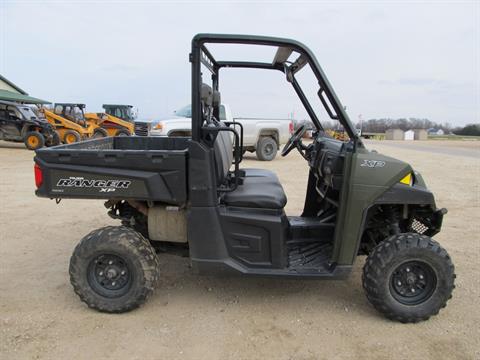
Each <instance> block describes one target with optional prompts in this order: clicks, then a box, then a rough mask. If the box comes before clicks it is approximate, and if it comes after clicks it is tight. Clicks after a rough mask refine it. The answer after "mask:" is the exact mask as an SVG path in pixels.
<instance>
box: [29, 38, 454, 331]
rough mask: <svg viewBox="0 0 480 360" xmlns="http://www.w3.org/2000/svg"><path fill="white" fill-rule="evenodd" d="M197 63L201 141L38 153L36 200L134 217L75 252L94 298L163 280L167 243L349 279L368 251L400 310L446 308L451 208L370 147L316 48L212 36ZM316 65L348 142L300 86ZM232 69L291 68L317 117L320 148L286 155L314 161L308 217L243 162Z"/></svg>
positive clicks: (202, 259)
mask: <svg viewBox="0 0 480 360" xmlns="http://www.w3.org/2000/svg"><path fill="white" fill-rule="evenodd" d="M212 44H215V45H214V46H213V47H218V46H222V45H224V46H225V44H230V46H231V44H235V45H238V46H242V45H258V46H266V47H271V48H273V49H274V50H276V53H275V56H274V58H273V59H272V60H271V61H270V62H244V61H231V60H222V59H216V58H215V57H214V54H213V52H211V49H212V46H211V45H212ZM190 62H191V64H192V136H191V138H183V137H175V138H167V137H165V138H163V137H115V138H103V139H95V140H89V141H85V142H82V143H76V144H71V145H61V146H57V147H54V148H50V149H40V150H38V151H37V155H36V157H35V179H36V185H37V191H36V194H37V195H38V196H42V197H48V198H57V199H60V198H82V199H83V198H89V199H107V200H108V201H107V203H106V206H107V207H108V208H109V214H110V216H112V217H114V218H117V219H119V220H120V221H121V222H122V226H107V227H104V228H101V229H98V230H94V231H92V232H91V233H89V234H88V235H86V236H85V237H84V238H83V239H82V240H81V242H80V243H79V245H78V246H77V247H76V249H75V251H74V253H73V255H72V258H71V261H70V279H71V282H72V284H73V287H74V290H75V292H76V293H77V294H78V295H79V296H80V298H81V299H82V301H84V302H86V303H87V304H88V306H90V307H91V308H94V309H97V310H100V311H104V312H124V311H128V310H131V309H133V308H136V307H138V306H139V305H140V304H142V303H143V302H144V301H145V299H146V298H147V297H148V296H149V295H150V294H151V293H152V291H153V288H154V285H155V283H156V281H157V279H158V277H159V269H160V267H161V260H159V257H158V256H157V254H156V252H155V250H154V247H156V248H157V250H160V251H170V252H174V253H176V254H185V253H186V254H188V255H189V256H190V259H191V263H192V265H193V268H194V269H196V270H198V271H199V272H200V273H227V274H244V275H260V276H277V277H286V278H319V279H320V278H323V279H338V278H344V277H345V276H347V275H348V274H349V273H350V272H351V270H352V266H353V263H354V261H355V259H356V258H357V256H358V255H367V256H368V257H367V260H366V263H365V266H364V270H363V287H364V289H365V292H366V294H367V297H368V299H369V301H370V302H371V303H372V304H373V306H374V307H375V308H376V309H377V310H379V311H380V312H381V313H383V314H384V315H385V316H387V317H388V318H391V319H394V320H398V321H401V322H417V321H421V320H426V319H428V318H429V317H430V316H431V315H434V314H437V313H438V311H439V310H440V309H441V308H442V307H444V306H445V305H446V303H447V301H448V299H449V298H450V297H451V293H452V290H453V288H454V278H455V274H454V267H453V264H452V262H451V260H450V257H449V256H448V254H447V252H446V251H445V250H444V249H443V248H442V247H441V246H440V245H439V244H438V243H437V242H436V241H434V240H432V239H431V237H432V236H433V235H435V234H437V233H438V232H439V231H440V229H441V225H442V218H443V216H444V214H445V213H446V210H445V209H438V208H437V206H436V204H435V201H434V197H433V194H432V193H431V192H430V191H429V190H428V189H427V187H426V185H425V182H424V181H423V179H422V176H421V175H420V174H419V173H418V172H416V171H414V170H413V169H412V167H411V166H410V165H408V164H407V163H405V162H402V161H400V160H396V159H393V158H390V157H387V156H384V155H381V154H379V153H377V152H371V151H369V150H367V149H366V147H365V145H364V144H363V143H362V140H361V139H360V138H359V137H358V134H357V132H356V131H355V128H354V127H353V125H352V123H351V122H350V120H349V118H348V116H347V114H346V112H345V110H344V108H343V106H342V104H341V103H340V101H339V100H338V98H337V95H336V94H335V92H334V90H333V88H332V86H331V85H330V83H329V81H328V80H327V78H326V76H325V74H324V73H323V71H322V69H321V68H320V66H319V64H318V62H317V60H316V58H315V57H314V55H313V53H312V52H311V51H310V50H309V49H308V48H307V47H306V46H304V45H303V44H301V43H299V42H296V41H293V40H288V39H281V38H272V37H262V36H245V35H213V34H200V35H197V36H195V37H194V38H193V41H192V52H191V54H190ZM306 67H309V68H310V69H311V71H312V73H313V74H314V76H315V77H316V80H317V82H318V86H319V88H318V97H319V100H320V102H321V103H322V104H323V106H324V108H325V110H326V112H327V113H328V114H329V116H330V118H331V119H334V120H337V121H339V122H340V124H341V125H342V126H343V127H344V129H345V131H346V133H347V134H348V136H349V140H348V141H346V142H342V141H339V140H335V139H332V138H329V137H327V136H325V133H324V131H323V129H322V125H321V123H320V121H319V119H318V116H317V114H316V113H315V111H314V108H313V106H312V104H311V102H310V101H309V99H308V98H307V96H306V95H305V93H304V89H302V87H301V86H300V84H299V82H298V81H297V74H298V73H299V72H301V71H302V69H304V68H306ZM228 68H250V69H251V68H255V69H264V70H277V71H279V72H282V73H283V74H284V76H285V77H286V80H287V81H288V82H289V83H290V84H291V85H292V86H293V89H294V91H295V92H296V94H297V95H298V97H299V98H300V100H301V102H302V103H303V105H304V106H305V109H306V111H307V113H308V114H309V116H310V118H311V120H312V122H313V124H314V125H315V131H314V141H313V142H312V143H311V144H304V143H302V137H303V134H304V132H305V130H306V129H305V127H304V126H300V127H299V128H298V129H297V130H296V131H295V133H294V134H293V135H292V137H291V138H290V140H289V141H288V143H287V144H286V145H285V147H284V148H283V150H282V156H287V155H288V154H289V153H290V152H291V151H292V150H294V149H296V150H298V151H299V152H300V154H301V155H302V157H303V158H304V159H305V163H306V166H308V167H309V169H310V171H309V178H308V185H307V189H306V196H305V205H304V210H303V212H302V214H301V215H300V216H287V215H286V214H285V211H284V207H285V205H286V203H287V197H286V195H285V193H284V191H283V188H282V185H281V184H280V181H279V179H278V177H277V176H276V175H275V174H274V173H273V172H271V171H267V170H262V169H250V168H242V166H241V162H242V152H241V149H242V133H243V131H242V127H241V125H238V124H236V123H228V122H222V121H220V120H219V119H220V116H219V107H220V104H221V100H220V92H219V91H220V86H219V79H220V77H219V75H220V73H221V72H222V71H225V70H228ZM206 82H209V84H206ZM312 285H313V283H312Z"/></svg>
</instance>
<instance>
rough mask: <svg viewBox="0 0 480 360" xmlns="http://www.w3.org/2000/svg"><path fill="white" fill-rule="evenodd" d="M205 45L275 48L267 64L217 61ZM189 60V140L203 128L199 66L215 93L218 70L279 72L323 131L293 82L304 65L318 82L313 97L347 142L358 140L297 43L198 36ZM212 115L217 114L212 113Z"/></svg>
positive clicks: (305, 49)
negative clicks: (292, 57)
mask: <svg viewBox="0 0 480 360" xmlns="http://www.w3.org/2000/svg"><path fill="white" fill-rule="evenodd" d="M209 43H216V44H218V43H220V44H240V45H241V44H252V45H264V46H276V47H278V49H277V52H276V55H275V58H274V59H273V61H272V62H271V63H266V62H245V61H217V60H216V59H215V58H214V57H213V55H212V54H211V53H210V51H209V50H208V48H207V47H206V45H207V44H209ZM293 52H295V53H298V54H299V57H298V58H297V59H296V60H295V61H294V62H293V63H289V62H287V60H288V58H289V57H290V55H291V54H292V53H293ZM190 60H191V63H192V138H193V139H194V140H197V141H198V140H200V139H201V128H202V126H203V119H202V113H201V96H200V94H201V86H202V71H201V65H203V66H204V67H206V68H207V69H208V70H209V71H210V72H211V75H212V85H213V86H212V87H213V90H214V91H218V88H219V71H220V69H221V68H256V69H266V70H278V71H281V72H283V73H284V74H285V76H286V79H287V81H288V82H289V83H291V84H292V86H293V88H294V90H295V92H296V93H297V96H298V97H299V98H300V100H301V102H302V104H303V105H304V107H305V110H306V111H307V113H308V115H309V116H310V118H311V120H312V122H313V123H314V125H315V127H316V129H317V130H323V129H322V125H321V123H320V121H319V120H318V117H317V114H316V113H315V111H314V110H313V108H312V106H311V105H310V103H309V101H308V99H307V97H306V96H305V94H304V92H303V90H302V88H301V87H300V85H299V84H298V82H297V81H296V79H295V73H297V72H298V71H300V70H301V69H302V68H303V67H304V66H305V65H306V64H308V65H309V66H310V68H311V69H312V71H313V73H314V75H315V77H316V79H317V81H318V84H319V91H318V93H317V95H318V96H319V98H320V102H321V103H322V105H323V107H324V108H325V110H326V112H327V113H328V115H329V117H330V118H331V119H333V120H338V121H339V122H340V124H341V125H342V126H343V128H344V129H345V131H346V132H347V134H348V136H349V138H350V139H352V140H353V141H354V142H356V141H358V140H359V138H358V134H357V133H356V131H355V128H354V126H353V123H352V122H351V121H350V119H349V117H348V115H347V113H346V111H345V108H344V106H343V105H342V104H341V102H340V100H339V99H338V97H337V95H336V93H335V91H334V90H333V88H332V86H331V84H330V82H329V81H328V79H327V77H326V75H325V73H324V72H323V70H322V68H321V67H320V65H319V63H318V61H317V59H316V58H315V56H314V54H313V53H312V52H311V51H310V49H309V48H308V47H306V46H305V45H303V44H302V43H300V42H297V41H295V40H290V39H283V38H274V37H266V36H251V35H226V34H198V35H196V36H195V37H194V38H193V40H192V52H191V54H190ZM215 112H217V113H216V114H215ZM214 115H216V116H217V117H218V108H217V109H215V108H214Z"/></svg>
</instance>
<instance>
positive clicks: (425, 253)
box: [362, 233, 455, 323]
mask: <svg viewBox="0 0 480 360" xmlns="http://www.w3.org/2000/svg"><path fill="white" fill-rule="evenodd" d="M454 270H455V268H454V266H453V264H452V261H451V259H450V257H449V256H448V253H447V251H446V250H445V249H443V248H442V247H441V246H440V245H439V244H438V243H437V242H436V241H434V240H432V239H431V238H429V237H428V236H425V235H420V234H415V233H407V234H400V235H394V236H392V237H390V238H388V239H387V240H384V241H382V242H381V243H380V244H378V245H377V246H376V247H375V248H374V249H373V251H372V253H371V254H370V255H369V256H368V258H367V261H366V263H365V266H364V268H363V278H362V282H363V288H364V289H365V292H366V294H367V298H368V300H369V301H370V303H372V305H373V306H374V307H375V308H376V309H377V310H378V311H380V312H381V313H382V314H384V315H385V316H386V317H387V318H389V319H392V320H396V321H400V322H402V323H415V322H419V321H423V320H427V319H428V318H429V317H430V316H432V315H436V314H438V312H439V311H440V309H441V308H444V307H445V306H446V305H447V301H448V300H449V299H450V298H451V297H452V291H453V289H454V288H455V285H454V282H455V273H454Z"/></svg>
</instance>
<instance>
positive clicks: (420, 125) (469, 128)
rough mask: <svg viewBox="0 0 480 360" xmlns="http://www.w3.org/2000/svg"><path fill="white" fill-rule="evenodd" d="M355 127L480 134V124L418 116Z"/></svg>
mask: <svg viewBox="0 0 480 360" xmlns="http://www.w3.org/2000/svg"><path fill="white" fill-rule="evenodd" d="M322 125H323V127H324V128H325V129H334V130H340V128H341V125H340V123H339V122H338V121H325V122H323V121H322ZM355 126H356V128H357V129H362V132H364V133H365V132H367V133H384V132H385V131H387V130H388V129H402V130H404V131H406V130H410V129H426V130H427V129H434V130H440V129H441V130H443V132H444V133H445V134H451V133H453V134H456V135H465V136H480V124H468V125H466V126H463V127H461V126H459V127H453V126H452V125H451V124H449V123H443V124H441V123H437V122H435V121H431V120H429V119H419V118H408V119H407V118H400V119H391V118H381V119H369V120H364V121H362V122H357V123H356V124H355Z"/></svg>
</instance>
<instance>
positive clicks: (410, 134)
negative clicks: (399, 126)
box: [404, 130, 415, 140]
mask: <svg viewBox="0 0 480 360" xmlns="http://www.w3.org/2000/svg"><path fill="white" fill-rule="evenodd" d="M404 139H405V140H414V139H415V131H413V130H407V131H405V134H404Z"/></svg>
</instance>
